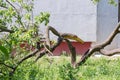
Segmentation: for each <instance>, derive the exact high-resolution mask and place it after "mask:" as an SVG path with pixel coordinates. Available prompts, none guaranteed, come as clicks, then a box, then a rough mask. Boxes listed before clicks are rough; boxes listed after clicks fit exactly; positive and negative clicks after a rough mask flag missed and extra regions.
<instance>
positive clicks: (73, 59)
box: [65, 39, 76, 68]
mask: <svg viewBox="0 0 120 80" xmlns="http://www.w3.org/2000/svg"><path fill="white" fill-rule="evenodd" d="M65 41H66V42H67V44H68V47H69V50H70V52H71V64H72V67H74V68H75V67H76V50H75V47H73V45H72V44H71V42H70V41H69V40H67V39H65Z"/></svg>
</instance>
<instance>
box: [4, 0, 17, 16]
mask: <svg viewBox="0 0 120 80" xmlns="http://www.w3.org/2000/svg"><path fill="white" fill-rule="evenodd" d="M6 2H7V3H8V4H10V5H11V6H12V7H13V8H14V10H15V11H16V12H17V14H19V12H18V10H17V9H16V7H15V6H14V5H13V4H12V3H11V2H10V1H8V0H6Z"/></svg>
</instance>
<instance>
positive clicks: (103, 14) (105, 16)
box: [97, 0, 118, 49]
mask: <svg viewBox="0 0 120 80" xmlns="http://www.w3.org/2000/svg"><path fill="white" fill-rule="evenodd" d="M116 1H117V0H116ZM117 23H118V7H114V6H113V5H110V4H108V0H101V1H100V3H98V5H97V43H100V42H103V41H104V40H106V39H107V37H108V36H109V35H110V33H111V32H112V31H113V30H114V29H115V27H116V25H117ZM117 46H118V38H115V40H114V41H113V43H112V45H111V46H110V47H109V49H113V48H116V47H117Z"/></svg>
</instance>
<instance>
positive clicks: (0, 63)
mask: <svg viewBox="0 0 120 80" xmlns="http://www.w3.org/2000/svg"><path fill="white" fill-rule="evenodd" d="M0 65H4V66H5V67H8V68H10V69H14V68H13V67H12V66H9V65H7V64H5V63H3V62H0Z"/></svg>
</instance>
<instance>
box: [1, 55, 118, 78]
mask: <svg viewBox="0 0 120 80" xmlns="http://www.w3.org/2000/svg"><path fill="white" fill-rule="evenodd" d="M33 60H34V58H32V59H29V60H27V61H25V62H24V63H23V64H21V65H20V66H19V67H18V69H17V71H16V72H15V75H14V76H13V78H12V80H101V79H102V80H119V79H120V76H119V75H120V69H119V65H120V58H115V59H113V58H111V59H108V58H106V57H101V58H90V59H89V60H88V61H87V62H86V63H85V64H84V65H82V66H80V67H79V68H77V69H74V68H72V67H71V65H70V63H69V60H70V58H69V57H64V56H60V57H57V58H56V57H52V58H49V57H44V58H42V59H40V60H39V61H38V62H36V63H34V61H33ZM50 61H52V63H51V62H50ZM0 80H8V76H7V75H6V76H2V75H0Z"/></svg>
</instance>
